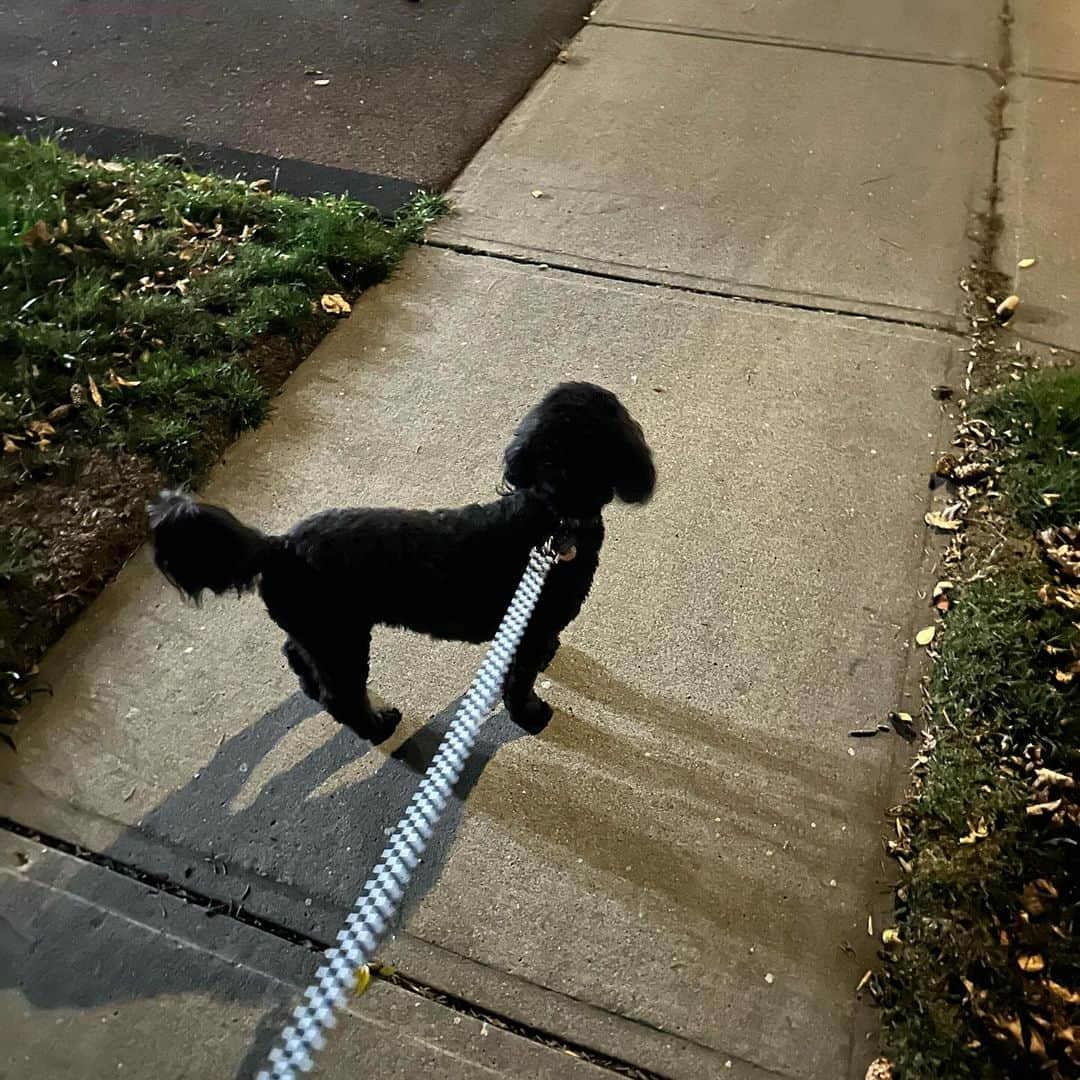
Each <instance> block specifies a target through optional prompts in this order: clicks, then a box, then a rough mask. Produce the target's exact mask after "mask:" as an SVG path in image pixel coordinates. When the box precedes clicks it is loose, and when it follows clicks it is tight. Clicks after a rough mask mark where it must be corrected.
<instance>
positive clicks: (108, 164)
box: [98, 161, 127, 201]
mask: <svg viewBox="0 0 1080 1080" xmlns="http://www.w3.org/2000/svg"><path fill="white" fill-rule="evenodd" d="M98 165H99V166H100V167H101V168H102V169H104V170H105V171H106V172H111V173H118V172H124V171H125V170H126V169H127V166H126V165H124V164H122V163H121V162H119V161H99V162H98ZM113 190H115V188H114V189H113ZM125 201H126V200H125Z"/></svg>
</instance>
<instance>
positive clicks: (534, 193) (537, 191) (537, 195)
mask: <svg viewBox="0 0 1080 1080" xmlns="http://www.w3.org/2000/svg"><path fill="white" fill-rule="evenodd" d="M529 194H530V195H532V197H533V198H534V199H542V198H543V197H544V193H543V192H542V191H541V190H540V189H539V188H533V189H532V191H531V192H530V193H529Z"/></svg>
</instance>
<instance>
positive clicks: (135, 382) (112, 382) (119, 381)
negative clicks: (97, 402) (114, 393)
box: [109, 368, 142, 390]
mask: <svg viewBox="0 0 1080 1080" xmlns="http://www.w3.org/2000/svg"><path fill="white" fill-rule="evenodd" d="M141 383H142V379H125V378H124V377H123V376H122V375H117V374H116V372H115V371H113V370H112V368H110V369H109V386H110V387H111V388H112V389H114V390H115V389H116V388H117V387H120V386H139V385H140V384H141Z"/></svg>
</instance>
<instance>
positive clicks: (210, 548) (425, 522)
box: [149, 383, 656, 742]
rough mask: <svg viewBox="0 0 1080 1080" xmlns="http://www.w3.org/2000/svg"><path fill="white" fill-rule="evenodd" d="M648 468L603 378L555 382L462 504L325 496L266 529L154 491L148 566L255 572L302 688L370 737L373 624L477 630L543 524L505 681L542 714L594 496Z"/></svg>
mask: <svg viewBox="0 0 1080 1080" xmlns="http://www.w3.org/2000/svg"><path fill="white" fill-rule="evenodd" d="M655 482H656V472H655V469H654V466H653V461H652V454H651V452H650V450H649V447H648V446H647V445H646V442H645V438H644V436H643V434H642V431H641V428H640V426H639V425H638V424H637V423H636V422H635V421H634V420H633V418H632V417H631V416H630V414H629V413H628V412H627V411H626V409H625V408H624V407H623V405H622V403H621V402H620V401H619V400H618V398H616V397H615V395H614V394H612V393H611V392H610V391H608V390H604V389H602V388H601V387H598V386H593V385H592V384H590V383H563V384H561V385H559V386H557V387H556V388H555V389H554V390H552V391H550V392H549V393H548V394H547V396H546V397H545V398H544V399H543V400H542V401H541V402H540V404H539V405H537V406H536V407H535V408H534V409H533V410H532V411H531V412H530V413H529V414H528V415H527V416H526V417H525V419H524V420H523V421H522V423H521V425H520V426H519V427H518V429H517V432H516V433H515V435H514V438H513V440H512V441H511V443H510V445H509V446H508V447H507V449H506V452H505V472H504V479H503V491H504V494H503V496H502V497H501V498H499V499H496V500H495V501H494V502H490V503H486V504H484V505H473V506H466V507H463V508H461V509H458V510H436V511H423V510H381V509H379V510H376V509H356V510H326V511H324V512H322V513H319V514H315V515H313V516H312V517H309V518H305V519H304V520H303V521H301V522H299V523H298V524H297V525H294V526H293V527H292V528H291V529H290V530H289V531H288V532H286V533H285V534H284V535H282V536H268V535H266V534H264V533H262V532H259V531H258V530H256V529H253V528H250V527H249V526H247V525H244V524H242V523H241V522H239V521H238V520H237V519H236V518H235V517H233V515H232V514H230V513H229V512H228V510H223V509H221V508H220V507H217V506H210V505H207V504H204V503H199V502H197V501H196V500H195V499H193V498H192V497H191V496H190V495H187V494H184V493H183V492H176V491H163V492H162V493H161V495H160V496H159V497H158V499H157V501H156V502H154V503H153V504H151V506H150V508H149V510H150V524H151V527H152V529H153V536H154V557H155V561H156V563H157V565H158V568H159V569H160V570H161V571H162V573H164V574H165V576H166V577H167V578H168V579H169V581H171V582H172V583H173V584H174V585H175V586H176V587H177V588H178V589H179V590H180V591H181V592H183V593H184V594H185V595H187V596H188V597H190V598H192V599H193V600H195V601H198V599H199V597H200V596H201V594H202V593H203V591H204V590H206V589H209V590H210V591H211V592H214V593H218V594H220V593H224V592H228V591H230V590H235V591H236V592H237V593H242V592H245V591H247V590H250V589H253V588H255V587H256V586H257V587H258V590H259V593H260V594H261V596H262V598H263V601H264V602H265V604H266V608H267V611H268V612H269V613H270V617H271V618H272V619H273V620H274V621H275V622H276V623H277V624H278V625H279V626H280V627H281V628H282V629H283V630H284V631H285V633H286V634H287V635H288V637H287V639H286V641H285V646H284V650H283V651H284V654H285V656H286V658H287V659H288V661H289V664H290V666H291V667H292V669H293V671H294V672H296V674H297V676H299V679H300V685H301V687H302V688H303V691H304V693H305V694H307V695H308V696H309V697H311V698H313V699H314V700H316V701H318V702H320V703H321V704H322V705H323V707H324V708H325V709H326V711H327V712H328V713H330V715H331V716H333V717H334V719H335V720H337V721H339V722H340V723H342V724H345V725H346V726H348V727H350V728H352V729H353V730H354V731H355V732H356V733H357V734H358V735H360V736H362V737H364V738H368V739H371V740H372V742H380V741H382V740H383V739H386V738H387V737H389V736H390V734H392V732H393V730H394V728H395V727H396V726H397V723H398V721H399V720H400V719H401V714H400V713H399V712H398V711H397V710H396V709H383V710H381V711H376V710H375V709H373V708H372V707H371V705H370V703H369V701H368V696H367V679H368V652H369V647H370V642H371V630H372V627H373V626H374V625H375V624H377V623H379V624H385V625H389V626H398V627H405V628H407V629H409V630H415V631H418V632H420V633H424V634H430V635H431V636H432V637H436V638H447V639H451V640H457V641H471V642H484V641H489V640H490V639H491V638H492V637H493V636H494V634H495V631H496V629H497V628H498V625H499V621H500V619H501V618H502V615H503V613H504V612H505V611H506V608H507V606H508V604H509V602H510V599H511V597H512V596H513V594H514V589H515V587H516V586H517V583H518V580H519V579H520V577H521V575H522V573H523V571H524V569H525V565H526V563H527V561H528V555H529V551H530V550H531V549H532V548H533V547H536V546H537V545H539V544H542V543H543V542H544V541H545V540H546V539H548V538H549V537H551V536H552V535H553V534H558V536H559V540H560V543H561V545H562V547H563V549H564V550H565V549H566V548H568V547H569V546H570V545H571V544H572V545H573V546H574V547H575V548H576V556H575V557H574V558H573V559H571V560H570V561H565V562H560V563H559V564H558V565H557V566H556V567H555V569H554V570H553V571H552V573H551V576H550V577H549V579H548V583H547V584H546V586H545V587H544V591H543V593H542V595H541V597H540V601H539V603H538V604H537V607H536V610H535V612H534V613H533V616H532V619H531V621H530V623H529V626H528V629H527V630H526V632H525V635H524V637H523V639H522V641H521V644H520V646H519V647H518V651H517V656H516V658H515V660H514V664H513V667H512V669H511V671H510V674H509V675H508V677H507V680H506V685H505V686H504V688H503V700H504V702H505V704H506V707H507V709H508V710H509V712H510V715H511V716H512V718H513V719H514V720H515V721H516V722H517V723H518V724H520V725H521V726H522V727H524V728H526V729H528V730H530V731H538V730H540V729H541V728H542V727H543V726H544V724H546V723H547V721H548V719H549V718H550V716H551V709H550V707H549V706H548V705H547V704H546V703H545V702H543V701H541V700H540V699H539V698H538V697H537V696H536V694H535V692H534V690H533V683H534V682H535V679H536V676H537V674H538V673H539V672H541V671H543V670H544V669H545V668H546V667H547V665H548V664H549V663H550V662H551V660H552V658H553V657H554V656H555V652H556V650H557V649H558V647H559V634H560V633H561V631H562V630H563V628H564V627H566V626H567V624H568V623H570V622H571V621H572V620H573V619H574V618H575V617H576V616H577V614H578V612H579V611H580V610H581V606H582V604H583V603H584V602H585V598H586V596H587V595H588V593H589V589H590V587H591V585H592V580H593V574H594V573H595V571H596V567H597V564H598V562H599V557H600V547H601V544H602V543H603V540H604V525H603V521H602V519H601V510H602V509H603V507H604V506H606V505H607V504H608V503H609V502H611V501H612V499H614V498H616V497H617V498H619V499H620V500H621V501H623V502H628V503H644V502H646V501H648V499H649V497H650V496H651V495H652V492H653V487H654V485H655Z"/></svg>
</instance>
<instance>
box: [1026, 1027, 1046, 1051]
mask: <svg viewBox="0 0 1080 1080" xmlns="http://www.w3.org/2000/svg"><path fill="white" fill-rule="evenodd" d="M1028 1051H1029V1053H1031V1054H1034V1055H1035V1057H1039V1058H1044V1057H1046V1043H1044V1042H1043V1041H1042V1036H1041V1035H1040V1034H1039V1033H1038V1032H1037V1031H1036V1030H1035V1029H1034V1028H1032V1030H1031V1032H1030V1033H1029V1035H1028Z"/></svg>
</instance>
